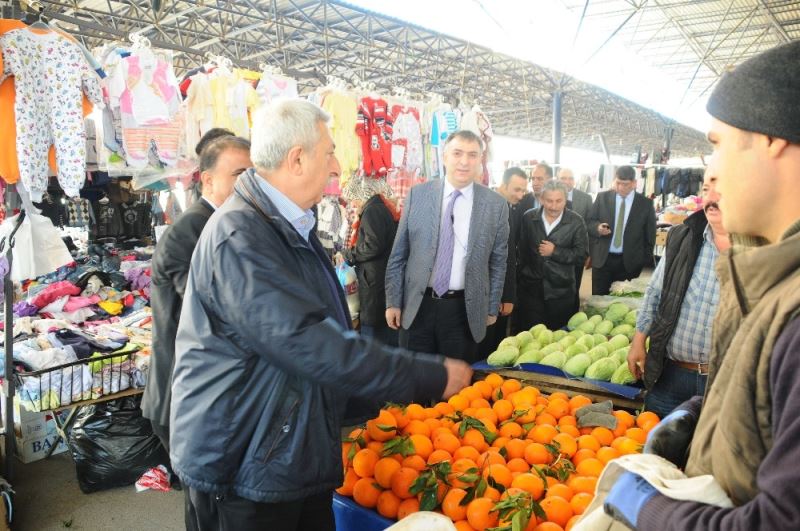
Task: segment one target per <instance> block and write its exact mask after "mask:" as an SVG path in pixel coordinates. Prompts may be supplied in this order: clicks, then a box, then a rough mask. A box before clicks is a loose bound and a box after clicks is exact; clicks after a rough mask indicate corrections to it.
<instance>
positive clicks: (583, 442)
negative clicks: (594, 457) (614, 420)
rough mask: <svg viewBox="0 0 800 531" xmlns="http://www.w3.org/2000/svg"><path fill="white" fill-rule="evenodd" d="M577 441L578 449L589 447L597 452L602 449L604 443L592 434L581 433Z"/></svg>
mask: <svg viewBox="0 0 800 531" xmlns="http://www.w3.org/2000/svg"><path fill="white" fill-rule="evenodd" d="M575 440H576V442H577V443H578V450H583V449H588V450H592V451H593V452H596V451H597V450H599V449H600V447H601V446H602V444H600V441H598V440H597V439H596V438H594V437H592V436H591V435H581V436H579V437H577V438H576V439H575Z"/></svg>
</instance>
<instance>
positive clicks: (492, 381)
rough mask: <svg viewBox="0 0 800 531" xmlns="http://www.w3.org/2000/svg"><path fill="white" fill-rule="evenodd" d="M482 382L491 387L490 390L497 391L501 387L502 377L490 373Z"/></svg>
mask: <svg viewBox="0 0 800 531" xmlns="http://www.w3.org/2000/svg"><path fill="white" fill-rule="evenodd" d="M483 381H484V382H486V383H488V384H489V385H491V386H492V389H497V388H498V387H500V386H501V385H503V381H504V380H503V377H502V376H500V375H499V374H497V373H495V372H492V373H489V374H487V375H486V378H484V379H483Z"/></svg>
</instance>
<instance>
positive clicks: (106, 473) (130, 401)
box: [69, 396, 169, 494]
mask: <svg viewBox="0 0 800 531" xmlns="http://www.w3.org/2000/svg"><path fill="white" fill-rule="evenodd" d="M140 404H141V396H132V397H126V398H120V399H118V400H113V401H110V402H102V403H100V404H93V405H91V406H85V407H84V408H83V409H82V410H81V411H80V412H79V414H78V419H77V420H76V421H75V424H74V426H73V428H72V430H71V431H70V434H69V442H70V449H71V450H72V457H73V459H74V461H75V471H76V473H77V476H78V484H79V485H80V488H81V490H82V491H83V492H84V493H86V494H88V493H90V492H96V491H99V490H105V489H112V488H115V487H123V486H125V485H133V484H134V483H136V480H138V479H139V478H140V477H141V475H142V474H144V473H145V472H146V471H147V470H149V469H150V468H153V467H154V466H157V465H161V464H168V463H169V456H168V455H167V452H166V451H165V450H164V447H163V446H162V445H161V442H160V441H159V440H158V437H156V436H155V435H153V429H152V427H151V425H150V421H149V420H147V419H146V418H144V417H142V410H141V408H140Z"/></svg>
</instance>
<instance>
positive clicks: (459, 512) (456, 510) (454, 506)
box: [442, 488, 467, 522]
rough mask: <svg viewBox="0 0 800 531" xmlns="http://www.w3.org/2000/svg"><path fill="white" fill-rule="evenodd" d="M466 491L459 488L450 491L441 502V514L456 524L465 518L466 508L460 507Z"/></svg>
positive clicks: (464, 506)
mask: <svg viewBox="0 0 800 531" xmlns="http://www.w3.org/2000/svg"><path fill="white" fill-rule="evenodd" d="M466 495H467V491H465V490H464V489H459V488H452V489H450V490H449V491H448V492H447V494H446V495H445V497H444V500H442V512H443V513H444V515H445V516H447V517H448V518H450V519H451V520H453V521H454V522H457V521H459V520H464V519H465V518H466V517H467V506H466V505H460V503H461V500H463V499H464V496H466Z"/></svg>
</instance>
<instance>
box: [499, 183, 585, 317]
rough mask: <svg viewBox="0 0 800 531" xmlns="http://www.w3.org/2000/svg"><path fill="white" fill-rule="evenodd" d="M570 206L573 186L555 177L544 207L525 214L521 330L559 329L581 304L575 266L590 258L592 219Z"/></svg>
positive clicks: (521, 248) (544, 194)
mask: <svg viewBox="0 0 800 531" xmlns="http://www.w3.org/2000/svg"><path fill="white" fill-rule="evenodd" d="M566 206H567V189H566V188H565V187H564V185H563V184H561V183H559V182H556V181H549V182H547V183H545V185H544V187H543V190H542V207H541V208H538V209H535V210H529V211H528V212H526V213H525V215H524V216H523V217H522V226H521V227H520V240H519V246H518V252H519V258H518V263H519V273H518V279H519V283H518V285H517V299H518V304H517V309H516V311H515V312H514V314H515V319H514V323H515V326H514V328H515V332H521V331H523V330H528V329H529V328H531V327H532V326H533V325H536V324H539V323H544V324H545V325H547V327H548V328H549V329H551V330H557V329H559V328H561V327H563V326H564V325H565V324H567V321H568V320H569V317H570V315H572V314H573V313H574V312H575V311H576V310H577V308H576V307H575V266H577V265H579V264H583V262H584V260H585V259H586V225H584V223H583V219H581V217H580V216H579V215H578V214H576V213H575V212H573V211H571V210H568V209H567V208H566Z"/></svg>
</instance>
